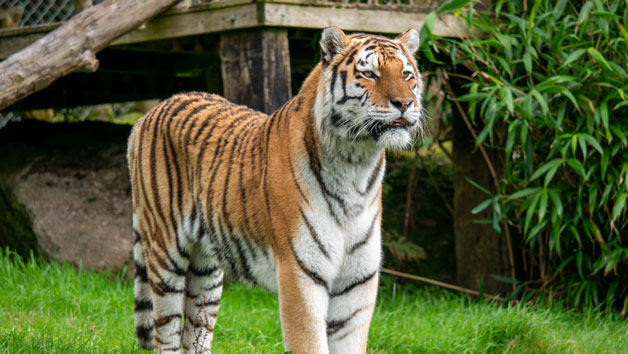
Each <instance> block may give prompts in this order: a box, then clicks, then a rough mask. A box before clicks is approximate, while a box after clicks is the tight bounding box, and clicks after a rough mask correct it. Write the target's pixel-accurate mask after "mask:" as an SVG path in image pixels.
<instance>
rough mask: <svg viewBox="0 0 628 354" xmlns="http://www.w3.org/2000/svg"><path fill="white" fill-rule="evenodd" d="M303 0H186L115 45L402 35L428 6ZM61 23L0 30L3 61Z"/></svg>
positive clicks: (440, 29) (447, 30)
mask: <svg viewBox="0 0 628 354" xmlns="http://www.w3.org/2000/svg"><path fill="white" fill-rule="evenodd" d="M303 3H304V2H303V1H300V0H268V1H266V2H253V0H223V1H217V2H211V3H199V1H196V2H194V1H192V2H190V0H185V1H183V2H181V3H179V4H178V5H177V8H175V9H173V10H170V11H168V12H167V13H165V14H164V15H162V16H159V17H157V18H155V19H153V20H152V21H150V22H148V23H146V24H145V25H144V26H142V27H140V28H139V29H136V30H134V31H132V32H129V33H127V34H126V35H124V36H122V37H120V38H118V39H116V40H115V41H114V42H113V43H112V45H122V44H132V43H139V42H146V41H153V40H160V39H169V38H176V37H185V36H192V35H200V34H206V33H216V32H223V31H229V30H240V29H246V28H254V27H260V26H268V27H296V28H316V29H322V28H325V27H328V26H331V25H334V26H338V27H341V28H342V29H344V30H347V31H363V32H374V33H390V34H396V33H401V32H403V31H405V30H407V29H408V28H417V29H419V28H421V27H422V26H423V22H424V20H425V16H426V13H425V12H427V10H426V11H425V12H417V11H422V10H421V9H422V8H421V7H417V6H402V5H398V6H386V7H384V6H375V5H363V4H340V5H338V4H335V3H331V2H310V3H309V4H306V5H304V4H303ZM59 25H60V24H58V23H56V24H48V25H43V26H29V27H22V28H19V29H10V30H0V59H4V58H7V57H8V56H9V55H11V54H13V53H15V52H17V51H19V50H21V49H22V48H24V47H26V46H27V45H29V44H30V43H33V42H34V41H35V40H37V39H39V38H41V37H43V36H44V35H45V34H46V33H48V32H50V31H52V30H53V29H55V28H57V27H58V26H59ZM434 33H435V34H437V35H441V36H446V37H463V36H467V35H468V31H467V29H466V25H465V24H464V21H463V20H462V19H461V18H459V17H455V16H453V15H442V16H437V18H436V22H435V24H434Z"/></svg>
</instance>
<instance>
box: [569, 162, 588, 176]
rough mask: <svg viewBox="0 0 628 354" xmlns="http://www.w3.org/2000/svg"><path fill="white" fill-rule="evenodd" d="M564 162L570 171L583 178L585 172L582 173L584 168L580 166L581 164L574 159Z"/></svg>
mask: <svg viewBox="0 0 628 354" xmlns="http://www.w3.org/2000/svg"><path fill="white" fill-rule="evenodd" d="M565 162H566V163H567V165H569V167H571V169H572V170H574V171H575V172H576V173H577V174H579V175H580V176H582V177H585V171H584V166H583V165H582V163H581V162H580V161H578V160H576V159H567V160H565Z"/></svg>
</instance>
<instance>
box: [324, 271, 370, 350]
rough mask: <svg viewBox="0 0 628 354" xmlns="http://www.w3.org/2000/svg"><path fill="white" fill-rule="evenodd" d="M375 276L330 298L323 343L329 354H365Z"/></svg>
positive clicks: (361, 280) (368, 277)
mask: <svg viewBox="0 0 628 354" xmlns="http://www.w3.org/2000/svg"><path fill="white" fill-rule="evenodd" d="M378 275H379V274H378V273H377V272H375V273H372V274H370V275H367V276H365V277H363V278H360V279H357V280H356V281H354V282H353V283H350V284H347V285H346V286H345V287H344V288H343V289H341V290H340V291H338V292H336V293H334V294H332V296H331V299H330V302H329V310H328V312H327V341H328V344H329V352H330V353H331V354H334V353H335V354H352V353H356V354H357V353H360V354H364V353H366V343H367V339H368V334H369V326H370V323H371V318H372V316H373V309H374V308H375V300H376V298H377V284H378Z"/></svg>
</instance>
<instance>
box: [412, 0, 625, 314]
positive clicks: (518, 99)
mask: <svg viewBox="0 0 628 354" xmlns="http://www.w3.org/2000/svg"><path fill="white" fill-rule="evenodd" d="M450 3H453V1H452V2H450ZM462 5H463V4H462V2H456V6H457V8H460V6H462ZM471 5H473V4H471ZM490 10H491V11H488V12H484V13H481V12H478V11H475V10H474V8H473V6H467V7H466V8H465V10H464V11H463V12H461V13H462V14H463V15H465V16H466V20H467V23H468V24H469V25H470V26H472V27H473V28H475V31H476V35H475V36H472V37H471V38H470V39H466V40H463V41H455V40H447V39H439V38H436V37H435V36H433V35H432V34H431V31H430V29H429V27H428V28H425V31H423V32H422V37H424V38H425V39H426V41H425V42H423V49H424V51H425V53H429V54H428V55H427V57H428V59H430V58H434V60H432V61H433V62H436V58H435V56H434V53H446V54H448V55H449V56H450V59H451V62H452V64H454V65H457V64H464V65H465V66H466V67H467V68H469V69H470V70H471V71H472V73H471V75H469V83H468V85H467V86H466V87H465V89H466V92H467V93H466V94H465V95H464V96H462V97H459V98H458V100H459V101H462V102H467V103H468V107H469V116H470V118H471V119H472V120H473V123H474V124H476V126H477V127H479V129H481V131H480V132H479V134H478V139H477V141H476V145H484V146H486V147H492V148H494V149H496V150H497V151H499V152H500V158H501V161H500V164H501V166H503V175H502V176H501V178H500V179H499V180H498V181H497V182H498V186H497V191H496V192H495V193H493V195H491V196H490V198H489V199H488V200H487V201H486V202H484V203H481V204H480V205H478V207H477V208H476V210H475V211H477V212H479V211H481V210H482V209H485V208H489V207H490V208H492V209H493V212H492V220H491V221H490V222H491V223H492V224H493V225H494V228H495V230H496V231H497V232H499V233H503V231H504V230H503V227H504V225H505V224H507V225H509V227H510V229H511V230H512V231H514V233H515V234H516V235H518V237H516V239H518V240H519V243H520V245H521V247H522V248H523V249H524V251H525V255H524V259H523V262H522V263H523V274H521V276H520V277H521V278H522V279H519V280H521V281H524V284H525V285H526V286H527V289H528V290H531V289H536V290H539V291H537V292H536V293H537V294H544V293H546V292H551V294H552V295H559V296H563V297H564V298H566V299H567V300H568V302H569V303H570V304H573V305H581V304H587V305H598V304H605V305H611V306H615V307H618V308H620V309H623V310H624V311H626V307H627V305H628V273H627V272H626V269H628V243H627V241H628V239H626V236H627V235H628V206H627V205H626V199H627V196H628V175H627V174H628V99H627V98H626V93H627V92H628V73H627V71H628V32H627V31H626V28H628V7H627V2H626V1H625V0H609V1H601V0H589V1H567V0H559V1H550V0H536V1H527V2H526V1H504V0H500V1H496V2H494V5H493V7H492V8H491V9H490ZM457 11H461V10H457ZM426 23H427V21H426ZM477 31H480V32H481V34H478V33H477ZM430 60H431V59H430Z"/></svg>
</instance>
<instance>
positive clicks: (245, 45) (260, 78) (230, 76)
mask: <svg viewBox="0 0 628 354" xmlns="http://www.w3.org/2000/svg"><path fill="white" fill-rule="evenodd" d="M220 58H221V61H222V81H223V88H224V96H225V98H227V99H228V100H231V101H232V102H235V103H238V104H244V105H247V106H249V107H251V108H253V109H256V110H258V111H262V112H265V113H272V112H273V111H274V110H276V109H277V108H279V107H280V106H281V105H282V104H284V103H285V102H286V101H288V100H289V99H290V98H291V97H292V93H291V85H290V53H289V50H288V33H287V31H286V30H281V29H254V30H248V31H238V32H224V33H221V36H220Z"/></svg>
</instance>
